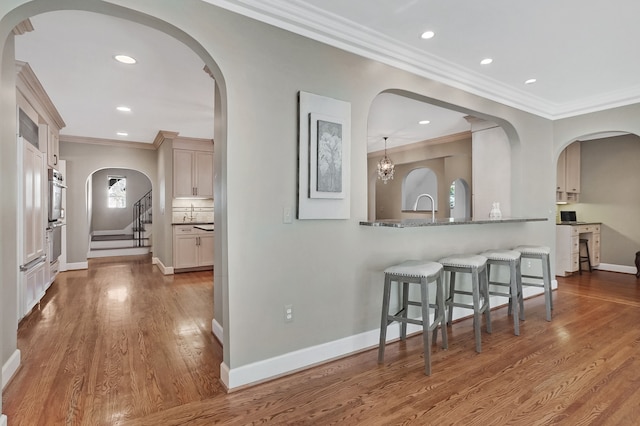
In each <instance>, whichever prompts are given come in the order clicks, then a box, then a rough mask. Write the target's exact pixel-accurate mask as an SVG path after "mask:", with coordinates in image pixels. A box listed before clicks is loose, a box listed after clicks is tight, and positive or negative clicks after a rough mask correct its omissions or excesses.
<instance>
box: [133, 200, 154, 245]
mask: <svg viewBox="0 0 640 426" xmlns="http://www.w3.org/2000/svg"><path fill="white" fill-rule="evenodd" d="M151 201H152V200H151V191H149V192H147V193H146V194H144V195H143V196H142V198H140V199H139V200H138V201H136V203H135V204H134V205H133V241H134V245H135V246H136V247H146V246H147V244H146V240H147V238H145V236H144V232H145V225H146V224H148V223H152V222H153V221H152V216H151V215H152V210H151Z"/></svg>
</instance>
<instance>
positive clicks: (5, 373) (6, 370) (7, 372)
mask: <svg viewBox="0 0 640 426" xmlns="http://www.w3.org/2000/svg"><path fill="white" fill-rule="evenodd" d="M18 368H20V350H19V349H16V350H15V351H14V352H13V354H11V356H10V357H9V359H8V360H7V362H5V363H4V365H3V366H2V389H4V387H5V386H7V383H9V381H10V380H11V379H12V378H13V375H14V374H16V371H18Z"/></svg>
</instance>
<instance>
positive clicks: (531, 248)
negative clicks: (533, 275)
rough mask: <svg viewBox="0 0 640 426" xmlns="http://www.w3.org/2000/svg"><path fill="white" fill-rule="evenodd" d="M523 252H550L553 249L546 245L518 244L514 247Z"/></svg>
mask: <svg viewBox="0 0 640 426" xmlns="http://www.w3.org/2000/svg"><path fill="white" fill-rule="evenodd" d="M514 250H515V251H519V252H520V253H522V254H550V253H551V249H550V248H549V247H545V246H518V247H516V248H514Z"/></svg>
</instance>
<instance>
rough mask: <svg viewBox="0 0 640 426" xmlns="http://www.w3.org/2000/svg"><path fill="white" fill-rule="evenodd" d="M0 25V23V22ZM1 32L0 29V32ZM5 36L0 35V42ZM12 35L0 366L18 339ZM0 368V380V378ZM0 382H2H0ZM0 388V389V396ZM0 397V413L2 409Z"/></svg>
mask: <svg viewBox="0 0 640 426" xmlns="http://www.w3.org/2000/svg"><path fill="white" fill-rule="evenodd" d="M0 28H1V25H0ZM0 34H2V32H0ZM4 37H6V35H3V36H0V43H2V40H3V39H4ZM13 57H14V49H13V36H12V35H11V36H9V37H8V38H7V42H6V44H5V46H4V47H3V53H2V55H1V56H0V59H1V62H0V77H2V78H0V143H1V144H2V146H1V148H0V169H1V170H2V174H3V179H0V199H1V200H2V203H0V364H1V365H0V367H2V366H4V365H5V363H6V362H7V360H8V359H9V358H10V357H11V356H12V355H13V354H14V352H15V351H16V348H17V340H18V334H17V330H18V305H17V298H18V288H17V286H16V282H17V279H18V253H17V250H16V249H17V247H18V233H17V229H18V226H17V221H16V215H17V213H18V211H17V205H18V193H17V191H16V188H17V187H18V180H17V179H18V173H19V170H18V162H17V159H18V151H17V147H18V144H17V143H16V141H15V137H16V136H15V135H16V125H15V123H16V81H15V74H16V73H15V61H14V59H13ZM1 376H2V372H1V371H0V379H1V378H2V377H1ZM0 383H2V382H1V381H0ZM1 395H2V390H0V396H1ZM1 400H2V398H0V413H1V412H2V401H1Z"/></svg>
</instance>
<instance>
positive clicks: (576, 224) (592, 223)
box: [556, 222, 602, 226]
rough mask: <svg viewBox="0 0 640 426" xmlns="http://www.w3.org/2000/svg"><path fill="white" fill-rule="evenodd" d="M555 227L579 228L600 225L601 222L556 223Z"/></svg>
mask: <svg viewBox="0 0 640 426" xmlns="http://www.w3.org/2000/svg"><path fill="white" fill-rule="evenodd" d="M556 225H565V226H581V225H602V222H558V223H556Z"/></svg>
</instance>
